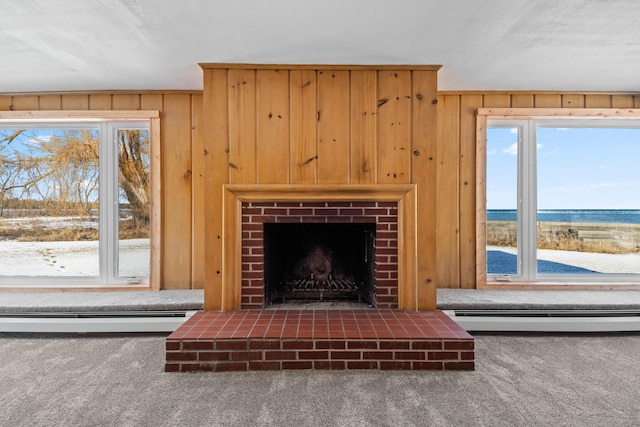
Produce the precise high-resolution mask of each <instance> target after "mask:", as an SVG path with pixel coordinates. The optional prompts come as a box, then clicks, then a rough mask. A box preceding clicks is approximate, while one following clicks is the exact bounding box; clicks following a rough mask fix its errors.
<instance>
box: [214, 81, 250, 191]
mask: <svg viewBox="0 0 640 427" xmlns="http://www.w3.org/2000/svg"><path fill="white" fill-rule="evenodd" d="M227 79H228V82H227V85H228V89H227V91H228V92H227V93H228V96H229V182H230V183H232V184H233V183H243V184H254V183H255V182H256V73H255V71H254V70H238V69H232V70H229V72H228V75H227ZM225 95H226V94H219V95H218V96H225Z"/></svg>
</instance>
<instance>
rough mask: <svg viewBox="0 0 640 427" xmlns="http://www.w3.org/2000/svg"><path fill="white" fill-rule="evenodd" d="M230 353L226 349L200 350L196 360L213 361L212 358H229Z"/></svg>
mask: <svg viewBox="0 0 640 427" xmlns="http://www.w3.org/2000/svg"><path fill="white" fill-rule="evenodd" d="M229 358H230V353H229V352H228V351H212V352H208V351H201V352H200V353H198V360H200V361H201V362H202V361H213V360H229Z"/></svg>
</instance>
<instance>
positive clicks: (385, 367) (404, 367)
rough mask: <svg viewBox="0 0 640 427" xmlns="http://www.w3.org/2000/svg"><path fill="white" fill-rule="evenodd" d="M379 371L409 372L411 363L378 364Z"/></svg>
mask: <svg viewBox="0 0 640 427" xmlns="http://www.w3.org/2000/svg"><path fill="white" fill-rule="evenodd" d="M380 369H381V370H385V371H388V370H392V369H393V370H411V362H398V361H393V362H380Z"/></svg>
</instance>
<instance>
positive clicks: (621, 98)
mask: <svg viewBox="0 0 640 427" xmlns="http://www.w3.org/2000/svg"><path fill="white" fill-rule="evenodd" d="M611 107H612V108H633V96H632V95H612V96H611Z"/></svg>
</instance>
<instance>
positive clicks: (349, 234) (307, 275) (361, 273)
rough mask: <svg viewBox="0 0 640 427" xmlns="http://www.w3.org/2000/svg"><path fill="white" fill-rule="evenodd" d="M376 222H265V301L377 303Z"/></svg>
mask: <svg viewBox="0 0 640 427" xmlns="http://www.w3.org/2000/svg"><path fill="white" fill-rule="evenodd" d="M375 233H376V224H375V223H265V224H264V261H265V264H264V268H265V270H264V275H265V286H264V289H265V303H266V304H267V305H269V304H273V303H281V302H286V301H343V300H347V301H357V302H364V303H368V304H370V305H373V306H375V291H374V286H373V283H374V257H375V255H374V242H375Z"/></svg>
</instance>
